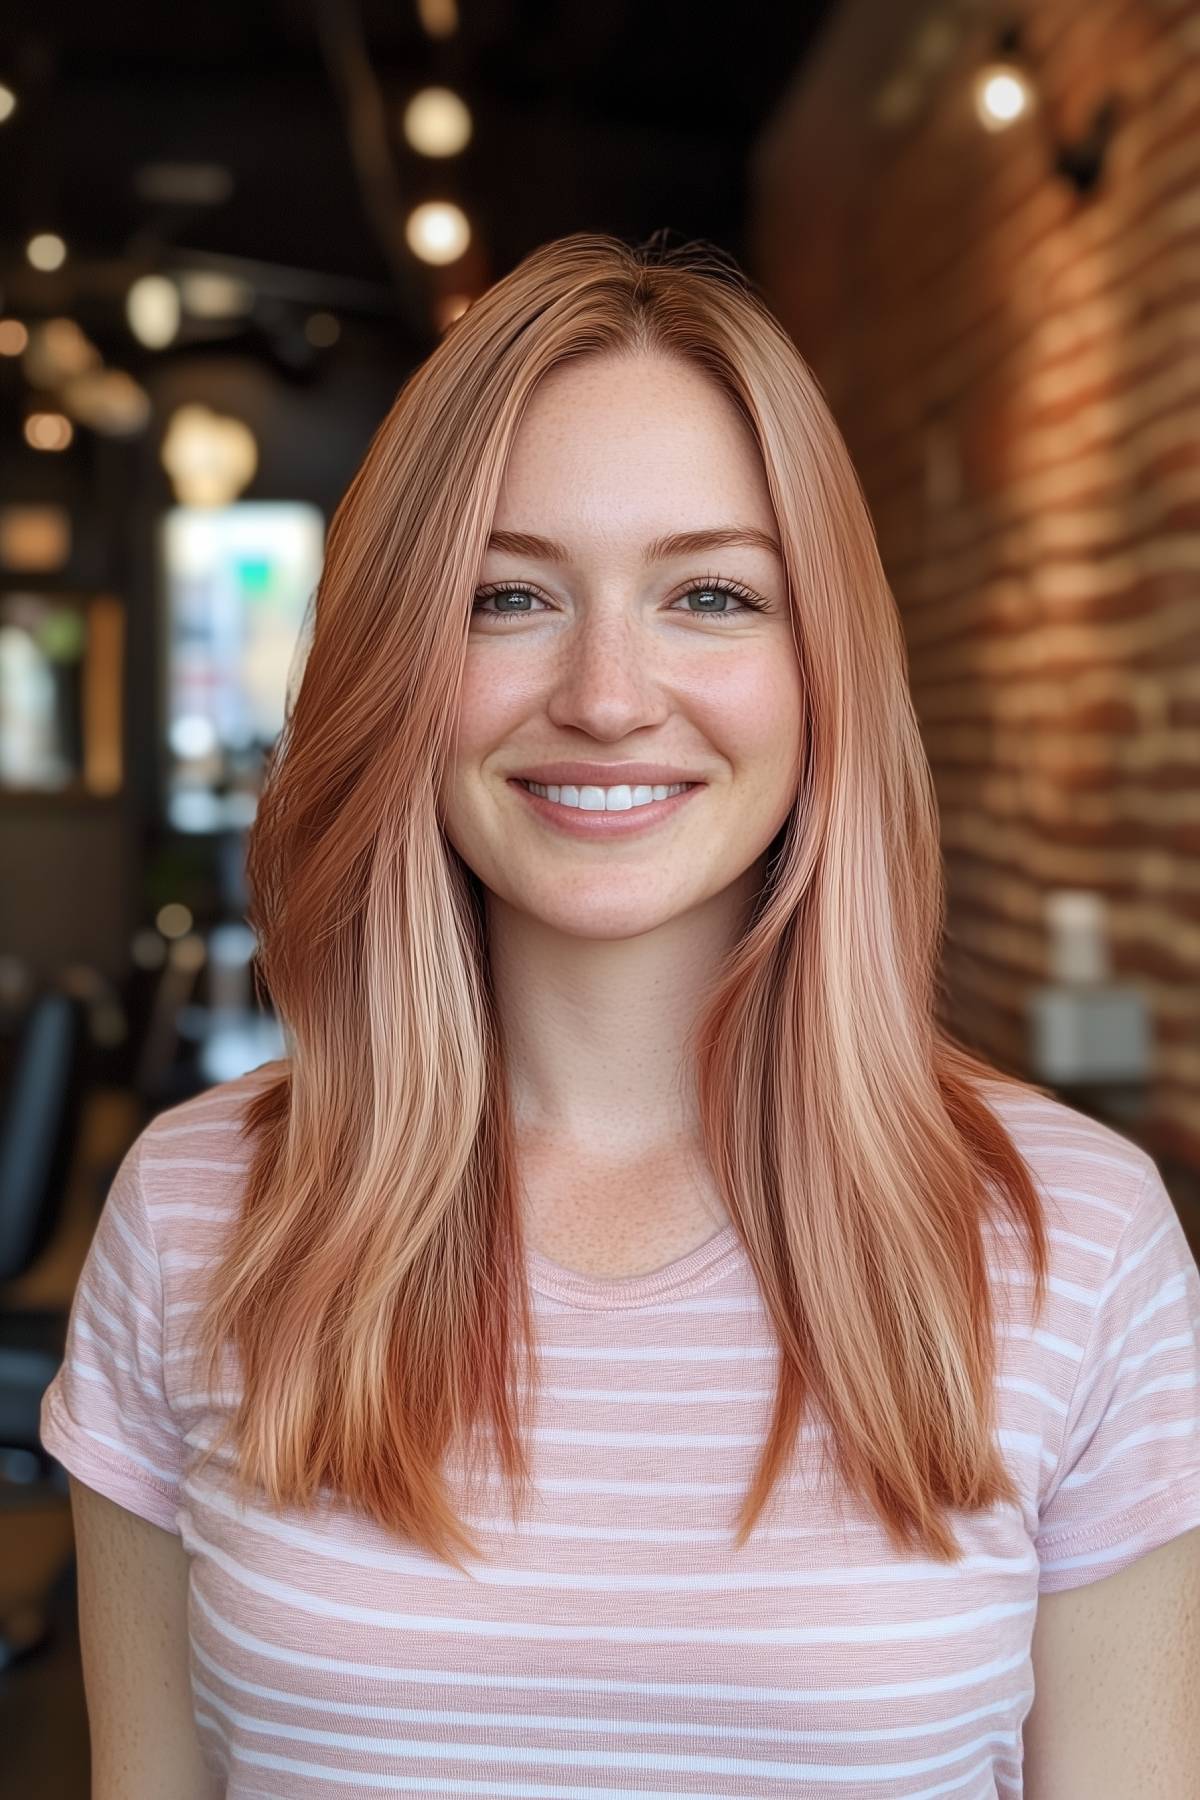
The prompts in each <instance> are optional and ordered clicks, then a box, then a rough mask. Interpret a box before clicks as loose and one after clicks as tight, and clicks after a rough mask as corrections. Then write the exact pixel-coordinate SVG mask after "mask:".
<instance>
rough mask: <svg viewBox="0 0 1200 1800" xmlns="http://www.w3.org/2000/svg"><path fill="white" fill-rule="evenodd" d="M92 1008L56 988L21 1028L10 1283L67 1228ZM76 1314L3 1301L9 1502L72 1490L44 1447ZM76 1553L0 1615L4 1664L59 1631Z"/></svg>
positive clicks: (9, 1133)
mask: <svg viewBox="0 0 1200 1800" xmlns="http://www.w3.org/2000/svg"><path fill="white" fill-rule="evenodd" d="M87 1047H88V1032H87V1007H86V1005H85V1003H84V1001H83V1000H82V999H80V998H79V997H78V996H76V995H74V994H69V993H63V992H60V991H58V990H57V989H47V990H45V991H43V992H42V993H40V994H39V995H37V997H36V998H35V999H34V1000H33V1001H32V1002H31V1004H30V1007H29V1011H28V1013H27V1015H26V1017H25V1019H24V1021H23V1023H22V1025H21V1027H20V1029H19V1031H18V1034H17V1039H16V1043H15V1046H14V1050H13V1055H12V1058H11V1062H10V1067H9V1076H8V1081H7V1084H6V1087H5V1092H4V1094H3V1097H2V1099H0V1284H3V1283H6V1282H11V1281H15V1280H16V1279H17V1277H18V1276H20V1275H23V1274H24V1273H25V1272H26V1271H27V1270H28V1269H30V1268H32V1266H33V1264H34V1263H35V1262H36V1260H37V1258H38V1257H39V1256H40V1255H41V1253H42V1251H43V1250H44V1249H45V1248H46V1245H47V1244H48V1243H49V1242H50V1239H51V1238H52V1236H53V1235H54V1232H55V1231H56V1230H57V1228H58V1225H59V1222H60V1220H61V1217H62V1213H63V1206H64V1201H65V1198H66V1189H67V1179H68V1175H69V1172H70V1169H71V1165H72V1162H73V1159H74V1155H75V1150H76V1147H77V1143H78V1138H79V1124H80V1118H81V1115H82V1112H83V1101H84V1090H85V1083H86V1063H87ZM67 1318H68V1314H67V1312H65V1311H61V1310H46V1309H35V1308H12V1307H0V1509H3V1508H4V1507H8V1508H14V1507H18V1506H21V1507H27V1506H29V1505H30V1504H31V1503H33V1502H36V1501H37V1500H38V1499H39V1498H41V1497H43V1496H46V1495H58V1496H64V1495H66V1494H67V1493H68V1492H69V1489H68V1487H67V1480H66V1473H65V1471H64V1470H63V1468H62V1466H61V1464H59V1463H58V1462H56V1461H55V1460H54V1459H53V1458H52V1457H51V1456H49V1455H48V1453H47V1452H46V1451H45V1450H44V1449H43V1448H42V1445H41V1442H40V1440H39V1436H38V1431H39V1424H40V1414H41V1403H42V1396H43V1394H44V1393H45V1391H46V1389H47V1388H48V1387H49V1385H50V1382H51V1381H52V1380H53V1378H54V1375H55V1374H56V1372H57V1370H58V1367H59V1364H60V1363H61V1361H62V1357H63V1351H64V1347H65V1344H66V1333H67ZM73 1574H74V1557H73V1555H72V1556H71V1557H70V1558H69V1559H68V1562H67V1564H66V1566H65V1567H64V1569H63V1570H62V1571H60V1573H59V1575H58V1576H57V1577H56V1579H55V1581H54V1582H53V1583H52V1584H51V1589H50V1593H49V1594H48V1595H47V1596H46V1603H45V1604H44V1605H27V1606H25V1607H23V1608H22V1609H21V1611H20V1612H19V1613H10V1614H9V1615H8V1616H7V1617H5V1616H2V1615H0V1669H4V1668H6V1667H7V1666H8V1665H9V1664H10V1663H13V1662H15V1661H16V1660H17V1659H18V1658H19V1657H22V1656H27V1655H28V1654H29V1653H30V1652H31V1651H33V1650H35V1649H36V1648H37V1647H38V1646H39V1645H40V1644H41V1643H43V1642H44V1641H45V1640H46V1638H47V1637H48V1636H49V1635H50V1630H51V1610H52V1600H53V1596H54V1595H55V1594H56V1593H57V1591H58V1589H59V1586H60V1584H61V1583H62V1582H63V1581H64V1580H67V1579H70V1578H72V1577H73Z"/></svg>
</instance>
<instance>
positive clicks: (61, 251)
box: [25, 231, 67, 274]
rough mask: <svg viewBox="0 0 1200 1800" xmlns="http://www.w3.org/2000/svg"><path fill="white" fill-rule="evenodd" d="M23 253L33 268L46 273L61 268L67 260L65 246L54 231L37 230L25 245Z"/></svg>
mask: <svg viewBox="0 0 1200 1800" xmlns="http://www.w3.org/2000/svg"><path fill="white" fill-rule="evenodd" d="M25 254H26V256H27V257H28V259H29V261H30V262H31V263H32V265H33V267H34V268H35V269H41V270H43V271H44V272H46V273H47V274H48V273H49V272H50V271H51V270H52V269H61V268H62V266H63V264H64V263H65V262H66V260H67V246H66V245H65V244H64V243H63V241H62V239H61V238H60V237H59V235H58V233H57V232H55V231H39V232H38V234H37V236H36V237H31V238H30V240H29V242H28V243H27V244H26V246H25Z"/></svg>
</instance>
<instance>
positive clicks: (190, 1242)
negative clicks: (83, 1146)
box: [131, 1061, 287, 1261]
mask: <svg viewBox="0 0 1200 1800" xmlns="http://www.w3.org/2000/svg"><path fill="white" fill-rule="evenodd" d="M286 1067H287V1064H286V1062H285V1061H275V1062H269V1063H262V1064H260V1066H259V1067H258V1068H256V1069H251V1070H249V1071H248V1072H247V1073H245V1074H243V1075H239V1076H236V1077H235V1078H234V1079H233V1080H230V1081H222V1082H218V1083H216V1084H215V1085H214V1086H213V1087H210V1088H206V1089H205V1090H204V1092H203V1093H200V1094H195V1095H193V1096H192V1097H191V1098H190V1099H188V1100H184V1101H182V1102H180V1103H179V1104H178V1105H176V1106H169V1107H166V1108H165V1109H164V1110H163V1111H162V1112H160V1113H157V1114H156V1115H155V1116H154V1118H153V1119H151V1120H150V1122H149V1124H148V1125H146V1126H145V1128H144V1129H143V1130H142V1132H141V1134H140V1135H139V1137H138V1139H137V1142H136V1143H135V1145H134V1147H133V1151H132V1152H131V1155H132V1156H133V1158H134V1160H135V1164H136V1175H137V1179H138V1184H139V1186H140V1188H141V1192H142V1196H143V1200H144V1203H145V1208H146V1214H147V1217H148V1219H149V1221H150V1225H151V1228H152V1230H153V1233H154V1237H155V1240H156V1242H157V1244H158V1246H159V1251H160V1255H161V1256H162V1257H163V1258H164V1261H165V1259H166V1258H167V1257H168V1256H169V1255H170V1254H171V1253H173V1252H178V1251H182V1252H184V1253H185V1254H186V1252H187V1251H188V1250H189V1249H191V1248H196V1249H199V1250H202V1251H205V1252H211V1250H212V1248H213V1232H214V1230H218V1231H219V1230H220V1229H221V1228H223V1227H226V1226H228V1225H229V1224H231V1223H232V1221H233V1219H234V1217H235V1216H236V1213H237V1208H238V1206H239V1204H240V1201H241V1196H242V1192H243V1187H244V1182H245V1176H246V1173H247V1170H248V1169H249V1166H250V1160H251V1154H252V1148H253V1146H252V1142H251V1139H250V1138H249V1136H248V1135H247V1133H246V1130H245V1122H246V1112H247V1107H248V1105H249V1103H250V1102H251V1101H252V1100H253V1099H254V1098H255V1096H256V1095H258V1094H259V1093H261V1092H262V1091H263V1089H264V1088H266V1087H268V1086H270V1085H271V1083H272V1082H273V1081H276V1080H278V1078H279V1076H280V1075H281V1074H283V1073H284V1072H285V1070H286Z"/></svg>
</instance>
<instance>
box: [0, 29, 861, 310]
mask: <svg viewBox="0 0 1200 1800" xmlns="http://www.w3.org/2000/svg"><path fill="white" fill-rule="evenodd" d="M832 5H833V0H797V3H794V4H788V5H783V4H781V3H780V0H741V3H740V4H739V5H737V6H735V7H730V8H728V9H722V10H721V11H720V12H718V11H716V10H714V11H711V12H705V11H704V10H703V9H701V8H698V7H697V6H696V5H695V4H691V3H685V0H641V4H635V3H634V0H557V3H556V4H551V3H550V0H462V3H461V8H460V18H459V25H458V30H457V31H456V33H455V34H454V35H453V36H451V37H449V38H447V39H443V40H441V41H434V40H432V39H431V38H430V37H429V36H428V35H427V34H426V32H425V30H424V29H423V27H422V25H421V24H420V21H419V17H418V8H417V5H416V4H415V0H408V3H407V4H404V5H400V4H394V3H393V4H389V3H387V0H366V3H365V4H360V3H359V0H344V3H343V0H312V4H309V5H299V4H294V5H293V4H285V3H284V0H277V3H275V4H265V5H263V4H260V5H257V6H255V5H247V4H244V3H239V4H234V3H233V0H202V4H200V5H192V4H188V3H187V0H176V3H175V4H169V3H166V0H164V3H162V4H159V5H158V6H156V7H153V8H150V9H146V8H139V7H138V6H137V5H136V4H134V5H130V6H125V7H121V6H116V5H112V4H105V0H99V3H98V4H93V5H91V6H87V5H80V4H77V3H76V4H70V5H68V4H64V3H63V0H33V4H31V5H30V6H29V8H28V10H27V11H26V13H25V19H24V21H23V22H22V23H21V25H20V26H17V25H15V24H13V23H10V24H9V25H8V27H7V28H5V27H4V26H3V25H0V80H3V81H5V82H7V84H8V85H9V86H10V87H12V88H13V89H14V90H15V91H16V93H17V95H18V107H17V110H16V112H14V114H13V115H12V117H11V118H10V119H9V120H8V122H7V123H5V124H4V125H3V126H0V153H2V154H3V156H4V161H5V165H6V171H5V174H6V178H5V180H4V182H3V184H0V258H2V260H0V283H2V285H3V294H2V296H0V298H2V299H3V303H4V304H5V306H7V307H8V308H9V309H11V310H20V311H21V312H22V313H23V315H25V316H28V313H29V312H30V311H36V310H38V309H39V306H40V304H41V300H42V298H43V297H44V298H45V300H46V304H47V306H48V307H49V308H50V309H51V310H57V309H61V307H62V306H63V304H64V302H69V303H70V307H71V310H72V312H74V313H75V315H76V316H77V317H80V318H81V319H83V320H84V321H85V323H86V322H88V309H89V296H90V302H91V305H92V308H93V312H94V313H99V312H100V311H102V309H103V307H104V305H105V303H106V297H107V303H108V304H110V306H112V305H116V304H117V303H118V302H119V299H120V296H121V295H122V294H123V292H124V289H125V287H126V286H127V285H128V281H129V279H131V278H132V275H133V274H135V273H139V272H143V271H144V270H145V269H147V268H151V267H154V266H162V267H170V266H172V264H175V265H178V264H179V263H180V262H181V261H182V260H184V259H185V258H191V257H194V256H200V255H201V254H202V253H207V255H208V256H209V257H211V258H213V259H226V258H234V259H239V260H242V259H244V260H245V261H246V262H247V264H253V265H254V266H255V268H254V272H255V273H256V275H257V280H256V285H257V286H258V287H259V290H260V291H264V289H265V291H267V292H270V291H271V288H272V285H274V287H275V292H276V294H277V296H278V297H279V299H280V300H282V301H289V300H290V301H296V302H300V303H302V304H308V305H317V306H328V307H330V308H331V309H334V310H343V311H352V312H354V311H357V312H360V313H364V314H369V313H382V314H388V313H390V314H392V315H393V317H395V316H397V315H398V316H399V318H400V319H401V320H403V321H404V322H405V323H406V324H407V326H408V327H409V328H410V329H411V331H412V333H413V336H414V339H415V338H417V337H419V336H420V335H421V333H422V332H423V331H428V330H429V328H430V326H429V313H430V296H431V293H432V292H434V291H436V287H435V286H431V285H430V279H431V278H430V275H429V272H428V271H427V270H425V269H424V268H423V267H422V266H420V265H418V264H416V263H415V262H414V261H413V259H412V258H411V257H410V256H409V255H408V253H407V252H405V251H404V250H403V248H402V246H401V245H400V239H399V231H398V224H399V221H401V220H402V219H403V216H404V214H405V212H406V211H407V209H408V208H409V207H410V206H411V205H412V204H414V203H415V202H416V201H417V200H420V199H425V198H433V197H439V196H444V197H447V198H452V199H456V200H457V201H458V202H459V204H461V205H462V206H463V207H464V208H465V210H466V212H467V214H468V217H469V218H470V220H471V222H472V228H473V231H474V232H475V234H476V239H477V245H478V251H477V255H476V256H473V257H472V258H471V259H470V263H469V266H465V267H464V269H463V270H462V271H455V272H454V273H460V274H461V275H464V276H465V278H466V279H465V281H463V282H462V283H461V285H465V286H466V287H467V288H468V289H470V288H478V287H480V286H483V285H486V283H487V282H488V281H489V280H493V279H495V278H496V277H497V276H499V275H500V274H503V273H504V272H505V271H506V270H507V269H509V268H510V267H511V266H512V265H513V264H514V263H515V262H516V261H518V260H519V258H520V257H521V256H522V255H523V254H524V253H525V252H526V251H527V250H529V249H531V248H532V247H533V246H535V245H536V244H538V243H541V242H543V241H545V240H546V239H548V238H552V237H556V236H559V235H561V234H562V233H564V232H567V231H573V230H579V229H591V230H609V231H615V232H616V233H617V234H618V235H620V236H622V237H624V238H626V239H630V240H635V239H641V238H644V237H646V236H648V235H649V234H650V233H651V232H653V231H656V230H658V229H660V228H666V229H667V230H668V232H669V233H670V235H671V237H672V239H674V238H675V237H676V236H678V237H680V238H690V237H694V236H699V237H704V238H706V239H709V240H711V241H713V242H716V243H718V244H721V245H722V246H724V247H725V248H727V249H728V250H730V251H732V252H733V254H734V255H736V256H738V257H739V259H740V258H741V257H742V255H743V250H742V236H741V233H742V223H743V217H744V212H745V202H744V191H743V183H744V170H745V159H746V152H747V150H748V148H749V146H750V145H751V143H752V142H753V140H754V138H755V137H756V136H757V134H758V132H759V130H760V129H761V127H762V125H763V123H764V122H765V120H766V118H767V116H768V114H769V113H770V112H771V110H772V108H773V106H774V105H775V103H776V101H777V100H778V99H779V97H780V95H781V93H782V92H783V90H784V88H785V87H786V86H787V85H788V83H789V82H790V81H791V80H792V78H793V77H794V75H795V73H796V71H797V69H798V67H799V65H800V63H801V61H802V59H803V57H804V55H805V52H806V50H807V49H808V47H809V46H810V45H811V43H812V41H813V39H814V38H815V35H816V34H817V32H818V31H819V29H820V27H821V25H822V23H823V20H824V18H825V16H826V15H827V14H828V12H829V11H830V10H831V8H832ZM12 18H13V15H12V14H11V13H10V15H9V19H10V21H11V20H12ZM431 81H437V82H440V83H444V84H446V85H448V86H451V87H453V88H455V89H457V90H458V91H459V93H460V94H461V95H462V96H463V98H464V99H465V100H466V101H467V103H468V105H469V106H470V108H471V110H472V113H473V117H474V137H473V140H472V142H471V144H470V145H469V146H468V148H467V149H466V150H465V151H464V152H463V153H462V155H461V156H459V157H457V158H454V159H451V160H450V161H449V162H447V161H441V160H439V161H429V160H426V159H424V158H421V157H419V156H416V155H414V154H413V153H412V152H411V151H410V150H408V149H407V148H406V147H405V146H404V145H403V143H402V141H401V138H400V134H399V129H398V115H399V110H400V106H401V105H402V103H403V101H404V100H405V99H406V98H407V97H408V95H409V94H410V93H412V92H413V91H414V90H415V89H416V88H418V87H421V86H424V85H425V84H426V83H428V82H431ZM351 121H353V126H352V124H351ZM352 144H353V145H356V148H352ZM161 162H172V163H175V162H186V163H191V162H205V163H209V162H211V163H218V164H221V165H223V166H224V167H226V168H227V169H228V170H229V172H230V174H231V176H232V181H233V185H232V190H231V192H230V193H229V195H228V197H227V198H226V199H224V200H222V201H220V202H219V203H218V204H215V205H211V206H195V205H192V206H179V205H175V206H166V207H164V206H163V205H161V204H157V203H154V202H150V201H147V200H144V199H142V198H140V197H139V195H138V193H137V191H136V189H135V186H134V173H135V170H136V169H137V168H138V167H139V166H141V165H145V164H148V163H161ZM45 230H53V231H57V232H59V233H60V235H61V236H62V237H64V238H65V239H66V241H67V244H68V247H69V252H70V258H69V261H68V263H67V264H66V265H65V266H64V268H63V269H62V270H61V271H59V272H58V273H57V274H56V275H54V276H47V275H45V274H40V275H39V274H37V273H36V272H34V271H31V270H29V268H28V266H27V264H26V263H25V259H24V253H23V246H24V244H25V242H26V241H27V239H28V238H29V236H31V235H32V234H33V233H34V232H37V231H45ZM466 263H467V259H464V264H466ZM272 271H273V275H272ZM247 272H251V271H250V270H249V269H248V270H247ZM434 281H435V283H440V284H441V285H443V286H447V285H453V282H452V281H451V272H446V273H445V274H443V273H441V272H439V273H438V274H437V275H436V277H435V278H434ZM101 322H102V321H100V320H99V319H98V318H96V317H93V319H92V320H91V323H92V325H93V327H95V326H96V325H97V324H98V323H101Z"/></svg>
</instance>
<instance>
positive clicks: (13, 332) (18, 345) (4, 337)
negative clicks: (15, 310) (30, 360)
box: [0, 319, 29, 356]
mask: <svg viewBox="0 0 1200 1800" xmlns="http://www.w3.org/2000/svg"><path fill="white" fill-rule="evenodd" d="M28 342H29V333H28V332H27V331H26V329H25V327H24V326H23V325H22V323H21V321H20V319H0V356H20V355H21V353H22V351H23V350H24V348H25V346H26V344H27V343H28Z"/></svg>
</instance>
